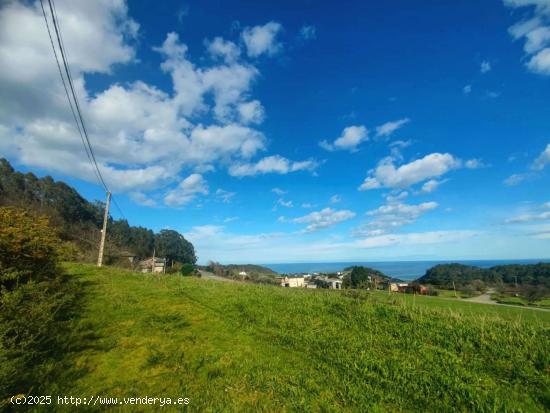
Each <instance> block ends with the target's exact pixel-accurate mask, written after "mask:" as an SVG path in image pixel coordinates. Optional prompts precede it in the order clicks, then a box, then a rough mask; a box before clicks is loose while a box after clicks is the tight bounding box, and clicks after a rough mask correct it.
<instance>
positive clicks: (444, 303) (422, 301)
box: [374, 291, 550, 324]
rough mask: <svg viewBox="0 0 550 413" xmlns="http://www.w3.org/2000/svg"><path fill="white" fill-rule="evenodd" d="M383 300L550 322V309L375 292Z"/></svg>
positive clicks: (467, 313)
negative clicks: (542, 309)
mask: <svg viewBox="0 0 550 413" xmlns="http://www.w3.org/2000/svg"><path fill="white" fill-rule="evenodd" d="M374 294H375V295H376V297H377V299H378V300H380V301H381V302H388V301H391V302H399V303H402V304H404V305H411V306H413V305H416V306H419V307H423V308H433V309H442V310H445V309H446V310H448V311H449V312H450V313H451V314H452V313H455V312H456V313H458V314H460V315H473V316H475V315H479V316H496V317H500V318H503V319H506V320H512V321H522V320H524V321H540V322H543V323H547V324H550V311H539V310H537V309H533V308H528V307H520V306H517V307H508V306H502V305H488V304H480V303H475V302H469V301H464V300H460V299H456V298H454V296H453V297H445V296H443V297H441V296H436V297H434V296H425V295H413V294H400V293H392V294H391V296H388V293H387V292H385V293H384V292H381V291H377V292H375V293H374ZM510 304H511V303H510Z"/></svg>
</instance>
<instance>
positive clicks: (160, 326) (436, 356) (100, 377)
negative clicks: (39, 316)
mask: <svg viewBox="0 0 550 413" xmlns="http://www.w3.org/2000/svg"><path fill="white" fill-rule="evenodd" d="M68 271H69V272H70V273H72V274H73V275H74V276H75V277H77V278H78V279H80V280H82V282H84V283H88V287H87V288H86V293H85V294H86V296H87V297H88V299H87V302H86V304H85V306H84V309H83V313H82V318H81V319H80V321H79V322H78V324H76V325H75V326H74V328H75V329H76V330H79V331H90V332H91V333H90V336H89V337H87V338H86V337H85V336H83V337H84V338H83V342H82V343H81V346H80V347H79V348H77V349H75V351H73V352H71V353H70V354H67V359H68V360H71V364H72V365H73V366H74V367H73V368H72V369H69V370H67V372H66V374H64V375H61V376H59V378H58V380H57V381H56V382H54V383H52V385H51V388H52V391H56V392H59V393H62V394H65V393H68V394H104V395H111V396H128V397H130V396H144V395H149V396H155V395H156V396H172V397H175V396H183V397H190V398H191V404H190V406H188V409H189V410H190V411H201V412H202V411H300V412H302V411H306V412H307V411H327V412H331V411H334V412H336V411H354V412H363V411H374V412H376V411H380V412H381V411H390V412H394V411H423V412H425V411H434V412H435V411H438V412H440V411H445V412H447V411H460V412H462V411H468V412H470V411H479V412H485V411H494V412H500V411H509V412H514V411H517V412H520V411H522V412H538V411H540V412H542V411H545V410H547V409H548V408H549V407H550V392H549V389H550V378H549V366H550V345H549V344H550V340H549V339H550V329H549V325H550V323H549V320H548V318H547V316H546V315H544V314H546V313H542V312H540V314H541V316H540V317H539V318H535V317H531V318H530V319H527V318H525V317H524V316H523V313H522V312H521V311H523V312H525V311H532V310H525V309H517V310H516V309H512V310H516V311H517V312H516V313H511V312H507V313H505V315H504V316H501V315H499V314H498V313H493V314H483V312H482V311H481V310H479V311H477V312H473V313H472V312H468V311H467V308H468V306H476V305H477V306H482V305H481V304H473V303H472V304H468V305H465V306H464V307H455V308H448V307H445V305H446V301H445V300H440V301H441V302H443V305H442V306H441V308H437V307H436V306H435V305H434V304H433V303H434V301H431V302H430V303H431V304H430V305H425V302H426V301H422V300H416V299H415V301H414V302H413V301H412V300H411V301H407V300H402V299H400V298H398V297H395V296H391V297H388V296H387V295H381V294H368V293H354V292H351V293H350V292H337V291H326V290H320V291H305V290H290V289H282V288H277V287H270V286H261V285H243V284H239V283H221V282H215V281H207V280H200V279H195V278H188V277H178V276H167V277H163V278H154V277H151V276H147V275H139V274H132V273H129V272H124V271H120V270H113V269H103V270H97V269H95V268H93V267H89V266H70V267H69V268H68ZM447 301H449V300H447ZM492 307H494V306H485V307H484V308H487V310H489V308H492ZM481 308H483V307H481ZM491 311H495V310H491ZM128 411H136V409H135V406H134V408H132V409H131V410H128ZM144 411H147V410H144Z"/></svg>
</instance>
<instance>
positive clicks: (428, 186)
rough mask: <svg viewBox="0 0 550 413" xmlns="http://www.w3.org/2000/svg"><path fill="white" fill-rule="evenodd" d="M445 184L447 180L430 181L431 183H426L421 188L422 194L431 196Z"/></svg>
mask: <svg viewBox="0 0 550 413" xmlns="http://www.w3.org/2000/svg"><path fill="white" fill-rule="evenodd" d="M443 182H445V180H437V179H430V180H429V181H426V182H424V184H423V185H422V187H421V188H420V192H421V193H424V194H429V193H432V192H434V191H435V190H436V189H437V188H439V186H440V185H441V184H442V183H443Z"/></svg>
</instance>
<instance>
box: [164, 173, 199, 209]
mask: <svg viewBox="0 0 550 413" xmlns="http://www.w3.org/2000/svg"><path fill="white" fill-rule="evenodd" d="M198 194H202V195H207V194H208V185H207V184H206V181H205V180H204V178H203V177H202V175H199V174H192V175H189V176H188V177H187V178H185V179H184V180H183V181H181V182H180V184H179V185H178V186H177V187H176V188H175V189H173V190H171V191H169V192H168V193H167V194H166V196H165V197H164V202H165V203H166V205H169V206H182V205H185V204H188V203H189V202H191V201H192V200H194V199H195V198H196V196H197V195H198Z"/></svg>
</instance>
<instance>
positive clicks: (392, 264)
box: [264, 259, 550, 281]
mask: <svg viewBox="0 0 550 413" xmlns="http://www.w3.org/2000/svg"><path fill="white" fill-rule="evenodd" d="M539 262H550V260H549V259H534V260H462V261H385V262H384V261H381V262H380V261H378V262H376V261H373V262H318V263H287V264H264V266H266V267H267V268H270V269H271V270H273V271H275V272H277V273H279V274H299V273H309V274H311V273H314V272H325V273H327V272H338V271H342V270H343V269H345V268H347V267H352V266H355V265H361V266H365V267H370V268H374V269H375V270H378V271H381V272H382V273H384V274H386V275H388V276H390V277H394V278H399V279H401V280H406V281H410V280H414V279H416V278H418V277H421V276H423V275H424V274H425V273H426V271H427V270H428V269H430V268H432V267H434V266H435V265H438V264H450V263H459V264H464V265H472V266H476V267H480V268H489V267H492V266H495V265H508V264H536V263H539Z"/></svg>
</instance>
